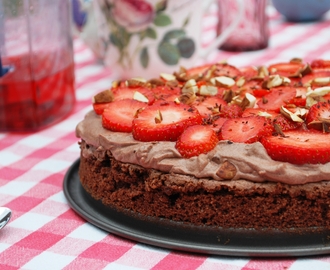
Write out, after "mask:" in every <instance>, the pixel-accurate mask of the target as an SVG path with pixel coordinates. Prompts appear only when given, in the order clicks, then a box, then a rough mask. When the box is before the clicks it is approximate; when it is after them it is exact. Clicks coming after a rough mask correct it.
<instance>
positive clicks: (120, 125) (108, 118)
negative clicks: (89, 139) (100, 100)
mask: <svg viewBox="0 0 330 270" xmlns="http://www.w3.org/2000/svg"><path fill="white" fill-rule="evenodd" d="M146 106H147V104H145V103H144V102H140V101H137V100H134V99H122V100H118V101H114V102H111V103H109V104H108V106H107V108H106V109H105V110H104V112H103V114H102V126H103V127H104V128H106V129H109V130H111V131H116V132H132V121H133V119H134V117H135V115H136V113H137V111H138V110H140V109H141V108H143V107H146Z"/></svg>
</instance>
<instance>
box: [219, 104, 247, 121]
mask: <svg viewBox="0 0 330 270" xmlns="http://www.w3.org/2000/svg"><path fill="white" fill-rule="evenodd" d="M242 114H243V109H242V107H240V106H239V105H237V104H226V105H224V106H221V110H220V116H221V117H224V118H238V117H241V116H242Z"/></svg>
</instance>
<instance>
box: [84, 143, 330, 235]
mask: <svg viewBox="0 0 330 270" xmlns="http://www.w3.org/2000/svg"><path fill="white" fill-rule="evenodd" d="M80 147H81V149H82V150H83V149H85V148H89V145H87V144H86V143H85V142H84V141H82V142H81V144H80ZM82 152H83V151H82ZM79 177H80V181H81V184H82V186H83V187H84V189H85V190H86V191H87V192H88V193H89V194H90V195H91V196H92V197H93V198H94V199H96V200H101V201H102V203H103V204H104V205H106V206H109V207H112V208H115V209H117V210H119V211H122V210H131V211H133V212H135V213H139V214H142V215H146V216H152V217H159V218H165V219H170V220H174V221H181V222H187V223H190V224H194V225H207V226H217V227H223V228H254V229H274V228H275V229H280V230H288V229H291V228H299V229H303V230H311V229H312V230H317V229H318V228H322V229H324V228H327V229H329V228H330V209H329V206H330V198H329V194H330V183H329V181H323V182H320V183H310V184H304V185H294V186H292V185H291V186H290V185H286V184H281V183H273V182H263V183H254V182H250V181H246V180H232V181H215V180H212V179H197V178H195V177H193V176H190V175H179V174H171V173H165V172H161V171H157V170H154V169H147V168H143V167H141V166H138V165H134V164H128V163H122V162H119V161H117V160H116V159H115V158H114V157H113V156H112V155H111V152H110V151H105V154H104V155H103V157H102V159H101V158H100V157H99V156H98V157H96V156H95V155H93V154H90V155H88V156H87V157H84V155H83V154H82V155H81V160H80V167H79Z"/></svg>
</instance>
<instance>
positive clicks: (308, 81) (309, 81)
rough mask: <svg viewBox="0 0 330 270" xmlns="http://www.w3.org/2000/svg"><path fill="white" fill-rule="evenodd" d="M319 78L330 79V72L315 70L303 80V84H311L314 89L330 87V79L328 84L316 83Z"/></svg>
mask: <svg viewBox="0 0 330 270" xmlns="http://www.w3.org/2000/svg"><path fill="white" fill-rule="evenodd" d="M317 78H330V70H314V71H313V72H312V73H310V74H308V75H306V76H304V77H302V78H301V82H302V84H304V85H305V84H310V85H311V86H312V88H317V87H321V86H330V79H329V80H328V81H329V82H328V83H321V84H320V83H317V82H316V81H314V80H315V79H317Z"/></svg>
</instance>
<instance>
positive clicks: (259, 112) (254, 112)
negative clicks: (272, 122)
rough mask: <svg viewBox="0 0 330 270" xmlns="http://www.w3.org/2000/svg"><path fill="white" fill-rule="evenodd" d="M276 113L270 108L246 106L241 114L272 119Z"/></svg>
mask: <svg viewBox="0 0 330 270" xmlns="http://www.w3.org/2000/svg"><path fill="white" fill-rule="evenodd" d="M278 114H279V113H278V112H275V111H272V110H265V109H261V108H246V109H245V110H244V112H243V114H242V117H249V116H264V117H266V118H269V119H274V118H275V117H276V116H277V115H278Z"/></svg>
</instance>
